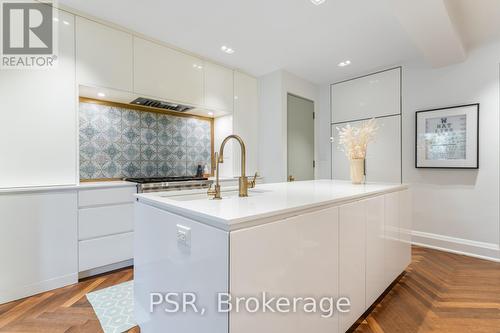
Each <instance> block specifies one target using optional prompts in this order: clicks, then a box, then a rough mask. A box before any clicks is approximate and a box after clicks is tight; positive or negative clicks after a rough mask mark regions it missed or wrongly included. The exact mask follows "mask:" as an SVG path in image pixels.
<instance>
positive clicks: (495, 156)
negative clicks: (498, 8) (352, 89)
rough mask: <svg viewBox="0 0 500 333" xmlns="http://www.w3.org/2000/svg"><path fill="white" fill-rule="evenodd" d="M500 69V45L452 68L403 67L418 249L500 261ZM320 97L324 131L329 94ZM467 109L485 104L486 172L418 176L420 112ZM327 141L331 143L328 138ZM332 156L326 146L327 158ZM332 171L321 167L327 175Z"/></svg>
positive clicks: (408, 177) (406, 152)
mask: <svg viewBox="0 0 500 333" xmlns="http://www.w3.org/2000/svg"><path fill="white" fill-rule="evenodd" d="M499 63H500V44H491V45H488V46H485V47H482V48H480V49H476V50H472V51H471V52H470V54H469V56H468V59H467V60H466V61H465V62H463V63H460V64H456V65H452V66H448V67H444V68H438V69H436V68H431V67H429V66H428V65H426V64H424V63H411V64H403V143H402V144H403V182H405V183H408V184H410V185H411V187H412V189H413V207H414V212H413V230H414V231H413V241H414V242H416V243H421V244H425V245H428V246H433V247H437V248H443V249H446V250H451V251H456V252H463V253H466V254H470V255H474V256H483V257H486V258H488V259H497V260H500V212H499V208H500V207H499V206H500V195H499V189H500V183H499V155H500V153H499V150H500V147H499V131H500V123H499V121H500V120H499V109H500V105H499V104H500V103H499V95H500V93H499V89H500V88H499ZM320 91H321V93H320V96H321V99H320V105H322V107H321V108H320V115H319V116H320V117H321V119H322V120H321V122H322V125H323V123H324V122H326V121H327V119H328V117H329V108H326V107H323V106H324V105H326V104H329V97H328V96H327V95H326V93H324V92H325V91H327V86H322V87H321V88H320ZM466 103H481V110H480V148H479V150H480V162H479V163H480V168H479V170H448V169H447V170H434V169H416V168H415V111H418V110H425V109H431V108H438V107H445V106H451V105H459V104H466ZM320 135H321V138H320V142H322V143H323V142H325V140H326V139H327V132H326V131H324V130H322V131H320ZM328 135H329V134H328ZM328 149H330V143H328V144H326V145H324V144H320V147H319V152H320V156H326V155H327V154H326V151H327V150H328ZM330 163H331V162H330ZM330 163H329V162H328V161H326V160H325V161H323V163H321V164H320V165H321V170H320V174H321V175H323V176H324V175H327V174H328V172H329V170H330V168H331V164H330Z"/></svg>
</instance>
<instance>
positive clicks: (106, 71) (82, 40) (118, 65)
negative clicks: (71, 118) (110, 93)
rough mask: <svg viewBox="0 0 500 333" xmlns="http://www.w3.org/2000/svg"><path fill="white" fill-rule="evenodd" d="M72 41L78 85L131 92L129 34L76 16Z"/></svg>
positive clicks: (131, 53) (130, 45) (130, 46)
mask: <svg viewBox="0 0 500 333" xmlns="http://www.w3.org/2000/svg"><path fill="white" fill-rule="evenodd" d="M76 40H77V41H78V42H77V43H76V61H77V64H78V66H77V67H76V77H77V81H78V83H79V84H82V85H87V86H93V87H103V88H112V89H118V90H123V91H132V88H133V82H132V68H133V62H132V55H133V38H132V35H131V34H128V33H126V32H123V31H120V30H117V29H113V28H110V27H107V26H105V25H102V24H99V23H96V22H94V21H90V20H87V19H85V18H82V17H77V18H76Z"/></svg>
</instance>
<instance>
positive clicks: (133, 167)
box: [79, 102, 212, 179]
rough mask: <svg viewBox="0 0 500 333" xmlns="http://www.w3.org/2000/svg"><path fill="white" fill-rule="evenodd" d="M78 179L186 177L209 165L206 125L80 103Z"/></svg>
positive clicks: (208, 138) (169, 116)
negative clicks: (200, 167) (199, 166)
mask: <svg viewBox="0 0 500 333" xmlns="http://www.w3.org/2000/svg"><path fill="white" fill-rule="evenodd" d="M79 121H80V178H81V179H98V178H124V177H161V176H191V175H195V174H196V169H197V167H198V164H201V165H203V166H205V165H207V166H208V168H209V170H210V161H211V151H212V142H211V127H210V121H208V120H202V119H197V118H186V117H176V116H172V115H166V114H159V113H154V112H144V111H136V110H133V109H127V108H119V107H115V106H107V105H101V104H94V103H84V102H81V103H80V108H79Z"/></svg>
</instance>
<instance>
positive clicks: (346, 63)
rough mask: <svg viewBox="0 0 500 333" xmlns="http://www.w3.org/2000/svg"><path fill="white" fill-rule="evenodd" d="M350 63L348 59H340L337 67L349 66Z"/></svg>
mask: <svg viewBox="0 0 500 333" xmlns="http://www.w3.org/2000/svg"><path fill="white" fill-rule="evenodd" d="M350 64H351V61H350V60H346V61H342V62H341V63H340V64H338V66H339V67H345V66H349V65H350Z"/></svg>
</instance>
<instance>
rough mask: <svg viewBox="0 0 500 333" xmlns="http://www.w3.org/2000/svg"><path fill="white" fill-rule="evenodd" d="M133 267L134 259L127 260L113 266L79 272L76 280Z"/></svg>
mask: <svg viewBox="0 0 500 333" xmlns="http://www.w3.org/2000/svg"><path fill="white" fill-rule="evenodd" d="M133 265H134V259H128V260H124V261H120V262H117V263H115V264H111V265H106V266H102V267H97V268H93V269H89V270H86V271H83V272H80V273H79V274H78V278H79V279H84V278H88V277H90V276H94V275H99V274H103V273H106V272H111V271H114V270H117V269H120V268H124V267H129V266H133Z"/></svg>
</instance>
